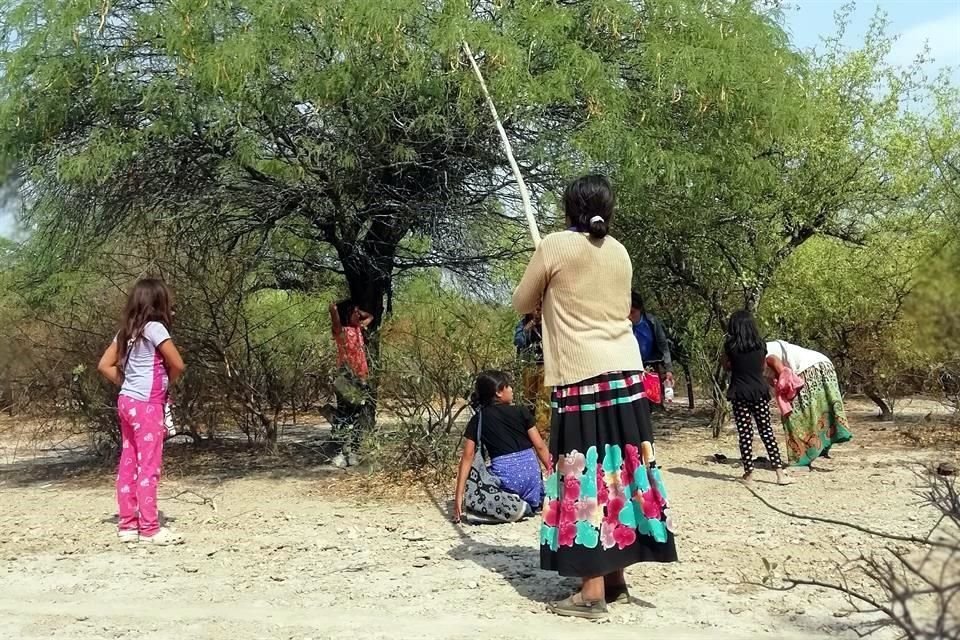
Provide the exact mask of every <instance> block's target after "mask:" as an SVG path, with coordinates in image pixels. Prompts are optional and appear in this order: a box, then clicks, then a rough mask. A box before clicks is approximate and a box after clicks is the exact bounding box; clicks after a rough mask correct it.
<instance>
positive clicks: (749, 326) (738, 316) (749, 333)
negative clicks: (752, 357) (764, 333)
mask: <svg viewBox="0 0 960 640" xmlns="http://www.w3.org/2000/svg"><path fill="white" fill-rule="evenodd" d="M724 348H725V349H726V350H727V353H749V352H750V351H757V350H758V349H766V348H767V345H766V343H765V342H764V341H763V338H762V337H761V336H760V330H759V329H758V328H757V322H756V320H754V319H753V315H752V314H751V313H750V312H749V311H737V312H736V313H734V314H733V315H732V316H730V321H729V322H728V323H727V338H726V341H725V342H724Z"/></svg>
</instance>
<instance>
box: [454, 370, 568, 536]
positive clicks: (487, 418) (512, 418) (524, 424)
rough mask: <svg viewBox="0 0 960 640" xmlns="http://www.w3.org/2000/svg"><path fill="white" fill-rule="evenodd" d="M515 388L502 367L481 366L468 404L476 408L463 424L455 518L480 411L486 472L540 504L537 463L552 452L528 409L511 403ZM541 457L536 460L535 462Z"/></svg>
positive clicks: (536, 506) (529, 501)
mask: <svg viewBox="0 0 960 640" xmlns="http://www.w3.org/2000/svg"><path fill="white" fill-rule="evenodd" d="M512 403H513V387H511V386H510V379H509V378H508V377H507V374H505V373H503V372H502V371H484V372H483V373H481V374H480V375H479V376H477V381H476V384H475V390H474V392H473V395H472V396H471V398H470V404H471V405H473V407H474V408H475V409H476V411H477V413H476V415H474V416H473V418H471V419H470V422H469V423H467V430H466V432H465V433H464V438H465V442H464V445H463V455H462V456H461V458H460V468H459V471H458V472H457V489H456V496H455V501H454V508H453V509H454V519H455V520H456V521H457V522H459V521H460V519H461V518H462V517H463V497H464V492H465V490H466V486H467V475H468V474H469V473H470V465H471V464H472V462H473V457H474V455H475V454H476V451H477V444H478V443H477V424H478V422H479V417H480V413H481V412H483V432H482V433H481V437H482V438H483V443H482V444H483V446H485V447H486V448H487V453H488V454H489V456H490V467H489V469H490V473H492V474H493V475H495V476H497V477H498V478H500V483H501V485H500V486H501V488H502V489H504V490H505V491H509V492H510V493H515V494H517V495H518V496H520V497H521V498H523V500H524V501H525V502H526V503H527V504H529V505H530V508H531V509H532V510H533V511H538V510H539V509H540V506H541V505H542V504H543V477H542V476H541V474H540V464H541V463H542V464H543V465H544V466H545V467H546V466H547V465H549V464H550V452H549V451H548V449H547V445H546V444H544V442H543V439H542V438H541V437H540V432H539V431H537V429H536V427H535V426H534V422H533V416H532V415H530V411H528V410H527V409H525V408H523V407H517V406H514V405H513V404H512ZM538 459H539V462H538Z"/></svg>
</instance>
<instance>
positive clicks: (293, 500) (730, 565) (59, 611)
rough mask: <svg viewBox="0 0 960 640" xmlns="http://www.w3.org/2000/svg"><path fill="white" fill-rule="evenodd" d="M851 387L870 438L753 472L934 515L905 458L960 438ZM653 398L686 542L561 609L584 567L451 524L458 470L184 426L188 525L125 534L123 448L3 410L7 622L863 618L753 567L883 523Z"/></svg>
mask: <svg viewBox="0 0 960 640" xmlns="http://www.w3.org/2000/svg"><path fill="white" fill-rule="evenodd" d="M853 409H854V410H853V411H851V413H852V414H853V415H854V416H855V417H856V419H855V422H854V428H853V431H854V434H855V438H856V439H855V440H854V441H853V442H852V443H849V444H846V445H844V446H840V447H838V448H837V449H836V451H835V457H834V458H833V460H827V461H824V462H823V463H822V468H821V471H819V472H813V473H810V472H795V477H796V480H797V482H796V484H795V485H793V486H790V487H779V486H776V485H774V484H772V483H769V482H767V481H768V480H770V479H772V475H773V474H772V473H771V472H765V471H762V470H760V471H758V472H757V474H758V476H759V478H758V480H759V482H758V484H757V487H756V489H757V492H758V493H759V494H760V495H762V496H763V497H765V498H766V499H768V500H770V501H771V502H772V503H774V504H776V505H778V506H780V507H782V508H784V509H787V510H790V511H796V512H802V513H806V514H811V515H818V516H824V517H832V518H840V519H845V520H849V521H851V522H855V523H858V524H860V525H864V526H869V527H872V528H876V529H882V530H887V531H892V532H896V533H900V534H918V535H923V534H925V533H926V531H927V529H928V528H929V527H930V525H931V524H932V522H933V521H934V520H935V516H934V513H933V512H932V511H929V510H927V509H924V508H921V507H920V506H918V503H917V502H918V501H917V498H916V496H915V495H914V493H913V492H914V490H915V489H916V487H917V486H918V484H919V481H918V478H917V476H916V474H915V470H914V469H913V468H911V467H910V465H908V464H905V463H908V462H916V463H920V464H926V465H929V464H931V463H934V462H939V461H942V460H949V461H952V462H954V463H956V462H957V461H958V460H957V458H958V452H957V450H956V448H953V447H947V448H946V450H944V448H943V447H942V446H941V447H940V450H939V451H936V450H933V449H930V448H926V449H924V448H921V447H918V446H916V445H910V443H909V438H906V437H904V433H907V434H911V433H912V434H915V433H918V432H921V431H922V430H924V429H926V428H927V426H926V425H927V423H925V422H924V421H923V419H922V418H919V419H918V420H915V421H912V422H910V423H909V424H899V425H892V426H883V425H879V424H878V423H876V422H873V421H872V420H870V419H869V416H868V413H869V408H868V407H866V406H861V407H860V408H859V410H857V408H856V407H853ZM924 413H925V409H923V407H920V408H918V409H916V410H915V411H914V414H916V415H919V416H922V415H923V414H924ZM915 417H916V416H915ZM657 420H658V424H659V428H660V435H659V440H658V456H659V461H660V463H661V465H663V468H664V471H665V482H666V484H667V488H668V491H669V492H670V496H669V497H670V500H671V502H672V506H673V512H674V517H675V518H676V519H677V525H678V527H679V531H680V533H679V535H678V539H677V545H678V548H679V551H680V554H681V562H680V563H677V564H675V565H669V566H635V567H632V568H631V569H630V570H629V572H628V578H629V580H630V583H631V585H632V592H633V595H634V597H635V600H636V601H635V602H634V603H633V604H631V605H624V606H616V607H612V608H611V615H610V617H609V620H607V621H605V622H602V623H591V622H585V621H577V620H566V619H560V618H557V617H554V616H552V615H550V614H549V613H547V612H546V610H545V604H544V603H546V602H549V601H551V600H554V599H558V598H560V597H563V596H566V595H567V594H568V593H569V592H570V591H571V589H573V587H574V584H573V583H571V582H569V581H564V580H561V579H558V578H557V577H556V576H554V575H552V574H548V573H545V572H542V571H540V570H539V566H538V550H537V530H538V526H539V523H538V522H537V521H535V520H531V521H527V522H522V523H518V524H513V525H500V526H495V527H459V526H454V525H453V524H451V522H450V520H449V516H448V509H449V505H448V500H449V490H450V488H452V482H453V479H452V478H451V479H450V483H449V486H448V487H447V488H445V489H444V490H442V491H440V492H436V491H431V490H428V489H425V488H423V487H418V486H404V485H403V484H402V483H401V482H400V481H397V480H393V481H386V480H383V479H381V478H380V477H379V476H365V475H363V472H337V471H333V470H331V469H330V468H328V467H324V466H323V465H316V464H314V465H308V464H301V463H297V464H293V463H289V461H285V460H274V461H271V460H269V459H267V460H263V459H256V462H255V463H254V462H252V461H254V460H255V459H254V458H253V457H252V456H249V455H246V454H240V453H238V454H235V455H233V456H230V457H226V458H224V460H225V462H224V461H223V460H221V463H220V464H217V465H212V466H211V465H207V464H199V462H198V460H199V458H201V457H202V455H201V454H198V453H196V452H195V451H194V450H192V449H191V448H190V447H188V446H185V445H184V446H180V447H177V446H171V447H170V456H169V460H168V464H167V468H166V474H167V475H166V477H165V479H164V480H163V482H162V484H161V508H162V510H163V512H164V513H165V515H166V517H167V518H168V519H169V520H170V521H171V524H172V526H174V527H176V528H177V529H178V530H179V531H181V532H183V533H184V534H185V535H186V536H188V542H187V544H185V545H184V546H180V547H175V548H157V549H154V548H147V547H144V546H136V545H130V546H125V545H122V544H120V543H119V542H117V541H116V539H115V537H114V527H115V525H114V522H115V519H114V518H115V516H114V514H115V505H114V500H113V495H112V488H111V481H112V472H111V470H109V469H107V468H103V467H97V466H92V465H90V464H88V463H86V462H84V461H83V460H75V459H69V458H64V457H63V455H62V454H61V455H59V456H53V457H51V456H50V455H48V456H46V457H44V458H42V459H33V460H24V459H22V458H23V456H24V455H25V452H24V451H23V449H22V447H21V448H19V449H18V451H19V453H15V452H14V449H13V445H12V444H11V440H10V434H11V429H10V427H9V424H8V428H7V431H6V432H5V433H6V436H7V438H6V441H5V444H6V445H7V447H6V448H5V449H4V448H0V585H2V588H0V638H4V639H6V638H10V639H13V638H22V639H44V640H46V639H54V640H58V639H67V638H83V639H85V640H95V639H98V638H110V639H113V638H137V639H138V640H152V639H156V640H160V639H163V640H168V639H170V640H173V639H178V640H179V639H180V638H189V639H190V640H207V639H210V640H214V639H230V640H253V639H257V640H260V639H265V638H282V639H287V638H291V639H298V640H303V639H306V638H313V639H318V638H341V637H354V638H363V639H367V638H394V639H395V638H427V639H433V638H474V637H484V638H487V639H491V640H492V639H494V638H511V639H527V638H529V639H532V638H544V637H552V638H567V637H570V638H572V637H576V635H579V634H583V633H589V634H590V637H592V638H625V637H638V634H642V635H641V636H639V637H648V638H703V639H708V638H709V639H711V640H723V639H727V638H729V639H735V638H736V639H742V638H804V639H805V640H810V639H811V638H820V637H823V638H826V637H841V638H842V637H856V636H855V635H854V634H853V632H852V631H851V630H850V628H851V625H854V624H856V623H858V622H862V621H863V618H862V617H861V616H858V615H850V614H849V610H850V608H849V605H848V604H847V603H846V602H845V601H844V600H843V598H841V597H840V596H838V595H836V594H833V593H830V592H826V591H821V590H816V589H799V588H798V589H796V590H792V591H789V592H785V593H783V592H776V591H770V590H767V589H764V588H762V587H759V586H753V585H752V584H749V583H751V582H756V581H759V580H760V579H761V578H762V577H763V575H764V574H765V573H766V569H765V568H764V565H765V561H766V562H767V563H770V564H772V565H773V564H775V565H778V568H777V569H776V570H777V571H782V569H780V567H783V566H784V565H785V566H786V568H787V569H788V570H789V571H791V572H792V573H794V574H795V575H800V576H808V577H809V576H817V577H820V578H821V579H829V578H831V576H833V575H834V574H833V571H834V566H835V563H836V562H837V561H839V560H842V558H843V556H842V554H843V553H848V554H852V553H857V552H859V551H860V550H869V549H879V548H881V546H882V542H881V541H878V540H876V539H873V538H870V537H869V536H867V535H865V534H862V533H858V532H856V531H852V530H847V529H842V528H839V527H837V526H833V525H825V524H818V523H814V522H808V521H803V520H797V519H791V518H789V517H785V516H783V515H779V514H777V513H775V512H773V511H772V510H770V509H769V508H767V507H766V506H764V505H763V504H762V503H761V502H760V501H759V500H757V499H756V498H755V497H753V496H752V495H751V494H750V493H749V492H748V491H747V490H746V489H745V488H744V487H742V486H741V485H739V484H738V483H736V482H735V481H734V479H735V478H736V477H737V476H738V475H739V469H738V467H735V466H733V465H732V464H720V463H717V462H715V461H713V459H712V458H713V455H714V454H715V453H717V452H723V453H725V454H726V455H727V456H729V457H730V458H731V460H736V459H737V458H738V454H737V452H736V440H735V438H734V436H733V434H732V433H731V432H727V433H726V434H725V435H724V436H723V438H722V439H721V440H720V441H714V440H712V439H711V438H710V437H709V434H708V432H707V431H706V429H705V428H704V426H703V424H702V421H700V420H698V419H695V418H692V417H690V416H689V415H688V414H687V413H686V412H685V411H676V412H674V413H673V415H671V416H670V417H669V418H666V419H665V418H663V417H662V416H657ZM757 445H758V446H759V442H758V443H757ZM34 453H36V452H35V451H34V452H32V453H30V455H34ZM48 453H49V452H48ZM758 453H762V451H758ZM390 482H393V483H396V484H397V486H395V487H390V486H384V483H387V484H389V483H390ZM365 487H366V488H369V489H371V491H369V492H367V491H366V490H365ZM479 634H482V636H481V635H479ZM881 637H883V635H882V634H881Z"/></svg>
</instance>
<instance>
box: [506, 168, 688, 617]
mask: <svg viewBox="0 0 960 640" xmlns="http://www.w3.org/2000/svg"><path fill="white" fill-rule="evenodd" d="M613 205H614V196H613V191H612V189H611V187H610V183H609V182H608V181H607V179H606V178H604V177H603V176H598V175H591V176H585V177H583V178H580V179H578V180H576V181H575V182H573V184H571V185H570V186H569V187H568V188H567V190H566V192H565V193H564V209H565V211H566V215H567V226H568V229H567V230H566V231H563V232H560V233H554V234H550V235H548V236H547V237H546V238H544V239H543V241H542V242H541V243H540V246H539V247H538V248H537V250H536V252H535V253H534V255H533V258H532V259H531V261H530V264H529V265H528V266H527V269H526V272H525V273H524V276H523V279H522V280H521V282H520V285H519V286H518V287H517V290H516V291H515V292H514V294H513V304H514V307H515V308H516V310H517V311H518V312H519V313H530V312H532V311H533V310H534V309H536V308H537V305H538V304H541V300H542V305H543V307H542V309H543V327H544V331H543V333H544V340H543V348H544V369H545V373H544V377H545V383H546V384H547V385H548V386H550V387H553V394H552V402H551V405H552V419H551V427H550V456H551V462H552V468H551V469H548V470H547V471H548V478H547V482H546V502H545V505H544V512H543V524H542V527H541V532H540V563H541V566H542V567H543V568H544V569H547V570H552V571H556V572H558V573H559V574H560V575H562V576H570V577H578V578H580V579H581V580H582V581H583V582H582V586H581V589H580V591H579V592H578V593H576V594H574V595H572V596H571V597H569V598H567V599H565V600H563V601H561V602H557V603H554V604H553V605H552V610H553V611H554V613H557V614H559V615H567V616H577V617H582V618H601V617H603V616H605V615H606V613H607V604H608V603H612V602H628V601H629V595H628V593H627V584H626V579H625V576H624V569H625V568H626V567H628V566H630V565H632V564H635V563H637V562H675V561H676V560H677V551H676V546H675V544H674V539H673V533H672V532H671V530H670V528H671V527H670V518H669V512H668V508H667V494H666V490H665V489H664V486H663V482H662V479H661V477H660V471H659V469H658V468H657V465H656V462H655V457H654V446H653V429H652V427H651V425H650V409H649V406H648V404H647V400H646V398H645V397H644V394H643V373H642V372H643V363H642V361H641V358H640V349H639V347H638V345H637V341H636V339H635V338H634V337H633V332H632V328H631V326H630V321H629V320H628V316H629V315H630V286H631V280H632V277H633V273H632V265H631V263H630V257H629V255H628V254H627V251H626V249H624V247H623V245H621V244H620V243H619V242H617V241H616V240H615V239H613V238H611V237H609V236H608V235H607V233H608V231H609V227H610V221H611V218H612V216H613Z"/></svg>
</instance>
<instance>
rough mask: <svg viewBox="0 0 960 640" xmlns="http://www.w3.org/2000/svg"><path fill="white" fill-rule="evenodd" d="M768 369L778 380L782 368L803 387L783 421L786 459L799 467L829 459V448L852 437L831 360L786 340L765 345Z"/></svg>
mask: <svg viewBox="0 0 960 640" xmlns="http://www.w3.org/2000/svg"><path fill="white" fill-rule="evenodd" d="M767 366H769V367H770V369H771V370H772V371H773V374H774V375H775V376H776V377H777V378H779V377H780V374H781V373H782V372H783V370H784V368H785V367H788V368H790V369H791V370H793V372H794V373H795V374H797V375H798V376H800V378H801V379H802V380H803V382H804V384H803V387H802V388H801V389H800V391H799V392H798V393H797V396H796V397H795V398H794V399H793V403H792V409H793V410H792V411H791V412H790V414H789V415H788V416H786V417H785V418H783V428H784V430H785V431H786V432H787V457H788V459H789V460H790V463H791V464H793V465H796V466H798V467H812V466H813V461H814V460H816V459H817V458H820V457H824V458H829V457H830V448H831V447H832V446H833V445H835V444H838V443H842V442H848V441H849V440H850V439H852V438H853V435H852V434H851V433H850V431H849V429H848V427H849V423H848V422H847V414H846V411H844V409H843V396H842V395H841V394H840V383H839V381H838V380H837V371H836V369H834V368H833V363H832V362H830V358H828V357H827V356H825V355H823V354H822V353H820V352H818V351H813V350H812V349H804V348H803V347H798V346H797V345H795V344H790V343H789V342H786V341H785V340H775V341H773V342H768V343H767Z"/></svg>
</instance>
